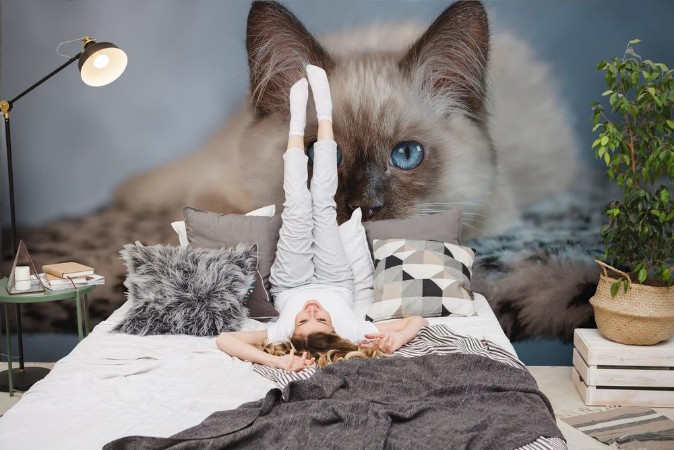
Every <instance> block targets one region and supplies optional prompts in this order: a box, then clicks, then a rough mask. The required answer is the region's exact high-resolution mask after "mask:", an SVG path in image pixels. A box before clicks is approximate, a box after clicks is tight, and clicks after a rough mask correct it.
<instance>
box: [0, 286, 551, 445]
mask: <svg viewBox="0 0 674 450" xmlns="http://www.w3.org/2000/svg"><path fill="white" fill-rule="evenodd" d="M475 306H476V311H477V315H475V316H473V317H452V316H450V317H437V318H431V319H430V324H431V325H434V324H445V325H447V326H448V327H449V328H451V329H452V330H453V331H455V332H457V333H460V334H464V335H468V336H472V337H475V338H477V339H480V340H487V341H490V342H492V343H495V344H497V345H498V346H499V347H501V348H503V349H505V350H506V351H507V352H510V353H512V354H513V355H515V350H514V349H513V347H512V345H511V344H510V342H509V341H508V339H507V338H506V336H505V334H504V333H503V331H502V329H501V327H500V326H499V324H498V321H497V320H496V317H495V316H494V313H493V312H492V310H491V308H490V307H489V304H488V303H487V301H486V300H485V298H484V297H483V296H481V295H479V294H476V298H475ZM129 307H130V305H129V302H127V303H125V304H124V305H123V306H122V307H120V308H119V309H117V310H116V311H115V312H114V313H113V314H112V315H111V316H110V317H109V318H108V319H107V320H105V321H104V322H102V323H100V324H99V325H97V326H96V327H95V328H94V330H93V331H92V332H91V333H90V334H89V336H88V337H86V338H85V339H84V340H83V341H82V342H81V343H80V344H79V345H77V347H75V349H74V350H73V351H72V352H71V353H70V354H69V355H68V356H66V357H65V358H63V359H61V360H60V361H58V362H57V363H56V364H55V366H54V369H53V370H52V372H51V373H50V374H49V375H48V376H47V377H46V378H45V379H43V380H42V381H40V382H38V383H37V384H35V385H34V386H33V387H32V388H31V389H30V390H29V391H28V392H26V393H25V394H24V395H23V398H22V399H21V401H20V402H19V403H18V404H17V405H15V406H14V407H13V408H12V409H10V410H9V411H8V412H7V413H6V414H5V416H4V417H2V418H1V419H0V436H2V437H3V442H5V443H7V444H9V445H10V446H11V448H14V449H44V448H50V449H60V448H63V449H72V448H78V449H87V448H101V447H102V446H104V445H105V444H107V443H109V442H110V441H113V440H115V439H117V438H121V437H124V436H131V435H143V436H158V437H167V436H171V435H173V434H175V433H178V432H180V431H181V430H184V429H186V428H188V427H192V426H195V425H197V424H199V423H200V422H201V421H203V420H204V419H206V418H207V417H208V416H209V415H211V414H212V413H214V412H216V411H221V410H228V409H233V408H236V407H237V406H239V405H241V404H243V403H246V402H251V401H255V400H258V399H260V398H262V397H264V396H265V394H266V393H267V392H268V391H269V390H270V389H273V388H274V387H276V384H275V383H274V382H273V381H271V380H269V379H267V378H265V377H263V376H261V375H259V374H257V373H256V372H255V371H254V370H253V365H252V364H251V363H248V362H242V361H240V360H237V359H235V358H232V357H230V356H228V355H226V354H224V353H222V352H221V351H219V350H218V349H217V348H216V346H215V342H214V338H205V337H193V336H133V335H127V334H122V333H116V332H113V331H112V330H113V328H114V326H115V325H116V324H117V323H118V322H119V321H120V320H122V318H123V316H124V314H125V313H126V311H127V310H128V308H129ZM264 326H265V325H264V324H263V323H261V322H258V321H255V320H250V319H249V320H247V321H246V322H245V326H244V328H245V329H259V328H261V327H264ZM559 448H562V447H559Z"/></svg>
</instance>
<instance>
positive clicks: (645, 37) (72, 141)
mask: <svg viewBox="0 0 674 450" xmlns="http://www.w3.org/2000/svg"><path fill="white" fill-rule="evenodd" d="M449 3H450V1H448V0H443V1H356V0H341V1H316V0H302V1H288V2H286V4H287V5H288V6H289V7H290V9H291V10H292V11H294V12H295V13H296V14H297V15H298V16H299V18H300V20H302V21H303V22H304V23H305V25H307V27H308V28H309V29H310V30H311V31H313V32H315V33H321V32H327V31H334V30H336V29H340V28H343V27H347V26H351V25H356V24H364V23H370V22H372V21H387V20H403V19H410V18H416V19H419V20H421V21H424V22H428V23H430V21H432V20H433V18H434V17H435V16H436V15H437V14H438V13H439V12H440V11H442V10H443V9H444V8H445V7H446V6H447V5H448V4H449ZM488 5H489V9H490V12H491V17H492V20H493V27H492V28H493V29H494V31H495V32H498V30H500V29H504V28H509V29H512V30H515V31H516V32H517V34H519V35H520V36H522V37H523V38H525V39H527V40H528V41H530V42H531V44H532V45H533V46H534V48H535V50H536V52H537V53H538V54H539V55H540V57H541V58H543V59H545V60H547V61H549V62H550V63H551V64H552V65H553V67H554V69H555V73H556V75H557V76H558V77H559V82H560V87H561V89H562V93H563V99H564V101H566V102H568V103H569V105H570V107H571V111H572V113H573V118H574V121H575V122H574V123H575V126H576V129H577V132H578V134H579V136H580V137H581V139H582V142H583V144H584V145H585V147H584V148H582V151H583V152H584V157H585V158H586V159H588V161H589V160H590V159H591V156H590V155H591V153H590V151H589V150H588V148H587V147H589V145H588V142H589V141H590V139H591V133H590V130H589V128H590V127H589V126H588V120H589V115H590V112H589V103H590V102H591V100H592V99H595V98H596V97H597V95H598V93H600V92H602V91H603V90H604V89H603V86H602V85H601V82H602V80H601V76H600V75H599V74H597V73H596V72H595V71H594V66H595V64H596V62H597V61H598V60H599V59H600V58H602V57H606V56H617V55H622V52H623V50H624V46H625V44H626V42H627V41H628V40H629V39H631V38H633V37H639V38H641V39H642V41H643V42H642V44H640V45H639V47H638V50H639V51H640V52H641V54H643V55H646V56H648V57H649V58H651V59H657V60H661V61H662V62H665V63H667V64H668V65H670V66H671V65H674V64H673V62H674V48H673V47H672V40H671V37H672V35H671V31H670V30H671V22H672V19H674V2H669V1H665V0H660V1H656V0H630V1H627V0H625V1H619V0H595V1H591V2H589V1H581V0H577V1H559V0H548V1H538V0H521V1H507V0H502V1H497V0H493V1H489V2H488ZM248 7H249V2H248V1H246V0H243V1H215V0H193V1H185V0H143V1H139V0H115V1H112V0H70V1H67V0H49V1H48V0H0V12H1V13H2V22H1V26H2V47H1V58H2V59H1V61H0V64H1V68H0V97H2V98H11V97H13V96H14V95H16V94H17V93H18V92H20V91H22V90H23V89H25V88H26V87H27V86H29V85H30V84H32V83H33V82H35V81H36V80H37V79H39V78H41V77H42V76H43V75H45V74H46V73H48V72H49V71H51V70H52V69H54V68H56V67H57V66H58V65H59V64H61V63H62V62H63V61H65V60H64V59H63V58H62V57H60V56H58V55H57V54H56V52H55V49H56V46H57V44H58V43H59V42H62V41H66V40H69V39H74V38H78V37H80V36H82V35H84V34H88V35H91V36H94V37H96V38H97V39H99V40H109V41H112V42H115V43H116V44H117V45H119V46H120V47H122V48H123V49H124V50H125V51H126V52H127V54H128V56H129V66H128V68H127V71H126V72H125V73H124V74H123V75H122V77H121V78H120V79H119V80H117V81H116V82H115V83H113V84H111V85H109V86H106V87H102V88H90V87H88V86H85V85H84V84H83V83H82V82H81V81H80V79H79V74H78V73H77V68H76V67H75V66H74V65H73V66H72V67H69V68H68V69H66V70H65V71H64V72H62V73H60V74H58V75H57V76H56V77H55V78H54V79H51V80H49V81H48V82H47V83H46V84H45V85H43V86H41V87H40V88H38V89H37V90H36V91H34V92H32V93H31V94H30V95H29V96H27V97H25V98H23V99H21V100H20V101H19V102H17V103H16V105H15V109H14V110H13V112H12V116H11V118H12V119H11V120H12V137H13V149H14V158H15V177H16V182H15V187H16V197H17V205H18V206H17V216H18V217H17V220H18V222H19V223H20V224H39V223H44V222H48V221H50V220H53V219H55V218H58V217H63V216H68V215H76V214H81V213H85V212H88V211H91V210H94V209H96V208H98V207H101V206H104V205H105V204H106V203H107V202H109V201H110V200H111V198H112V192H113V189H114V187H115V186H116V185H117V184H118V183H120V182H121V181H123V180H124V179H125V178H127V177H128V176H130V175H133V174H136V173H138V172H141V171H143V170H146V169H148V168H150V167H153V166H156V165H158V164H161V163H163V162H165V161H169V160H171V159H173V158H176V157H178V156H180V155H182V154H185V153H188V152H190V151H193V150H195V149H198V148H199V147H200V146H201V145H202V144H203V143H204V142H205V141H206V140H207V138H208V137H209V134H210V133H211V132H212V131H214V130H215V129H216V128H217V127H218V125H219V124H220V123H221V122H222V121H223V120H224V119H225V118H226V117H227V115H228V113H230V112H231V111H232V110H233V109H234V108H235V107H236V105H237V104H239V103H240V102H241V101H242V100H243V99H244V97H245V94H246V91H247V67H246V55H245V50H244V49H245V47H244V36H245V23H246V15H247V12H248ZM79 49H80V48H79V45H78V44H77V43H74V44H70V45H67V46H64V47H62V48H61V51H62V52H67V53H69V54H75V53H77V52H78V51H79ZM0 134H3V135H4V133H3V132H1V131H0ZM3 148H4V146H3ZM3 155H4V151H3ZM3 158H4V156H3ZM4 164H5V163H4V160H3V167H4ZM3 182H4V178H3ZM3 194H4V195H5V196H6V190H5V189H4V187H3ZM6 203H7V202H6V201H4V199H3V206H4V208H6ZM3 219H4V220H3V222H5V223H7V214H6V213H5V214H3Z"/></svg>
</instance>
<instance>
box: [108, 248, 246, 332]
mask: <svg viewBox="0 0 674 450" xmlns="http://www.w3.org/2000/svg"><path fill="white" fill-rule="evenodd" d="M120 254H121V255H122V259H123V260H124V262H125V264H126V267H127V270H128V275H127V278H126V281H124V286H126V288H127V289H128V293H127V297H128V299H129V300H131V302H132V306H131V308H130V309H129V311H128V312H127V315H126V317H125V318H124V320H123V321H122V322H121V323H120V324H118V325H117V326H116V327H115V331H121V332H124V333H129V334H137V335H147V334H188V335H192V336H215V335H217V334H219V333H220V332H222V331H236V330H239V329H240V328H241V326H242V324H243V321H244V320H246V318H247V317H248V310H247V309H246V308H245V306H244V296H245V294H246V293H247V292H248V290H249V289H250V288H251V286H252V284H253V281H254V279H255V268H256V266H257V246H256V245H255V244H254V243H250V244H239V245H237V246H236V247H231V248H220V249H206V248H195V247H187V248H181V247H174V246H164V245H154V246H151V247H145V246H143V245H142V244H141V243H140V242H136V243H135V244H127V245H125V246H124V249H123V250H121V251H120Z"/></svg>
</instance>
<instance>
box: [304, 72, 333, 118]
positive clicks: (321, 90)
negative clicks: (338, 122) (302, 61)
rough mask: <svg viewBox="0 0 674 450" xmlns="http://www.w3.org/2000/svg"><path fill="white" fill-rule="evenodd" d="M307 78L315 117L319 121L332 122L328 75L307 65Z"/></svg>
mask: <svg viewBox="0 0 674 450" xmlns="http://www.w3.org/2000/svg"><path fill="white" fill-rule="evenodd" d="M307 78H309V84H310V85H311V92H312V93H313V95H314V103H315V104H316V117H317V118H318V120H319V121H320V120H325V119H327V120H330V121H332V97H331V95H330V84H329V83H328V75H327V74H326V73H325V70H323V69H321V68H320V67H317V66H312V65H311V64H309V65H308V66H307Z"/></svg>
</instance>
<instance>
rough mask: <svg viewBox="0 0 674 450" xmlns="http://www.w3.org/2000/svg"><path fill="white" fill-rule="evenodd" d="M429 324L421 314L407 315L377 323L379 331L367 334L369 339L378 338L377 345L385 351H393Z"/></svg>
mask: <svg viewBox="0 0 674 450" xmlns="http://www.w3.org/2000/svg"><path fill="white" fill-rule="evenodd" d="M426 325H428V320H426V319H424V318H423V317H419V316H412V317H406V318H404V319H398V320H392V321H390V322H385V323H375V324H374V326H375V327H377V330H379V333H376V334H366V335H365V337H366V338H367V339H376V340H377V346H378V347H379V349H380V350H381V351H383V352H385V353H393V352H394V351H396V350H398V349H399V348H400V347H402V346H403V345H405V344H407V343H408V342H409V341H411V340H412V339H414V338H415V337H417V334H419V330H421V329H422V328H423V327H425V326H426Z"/></svg>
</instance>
